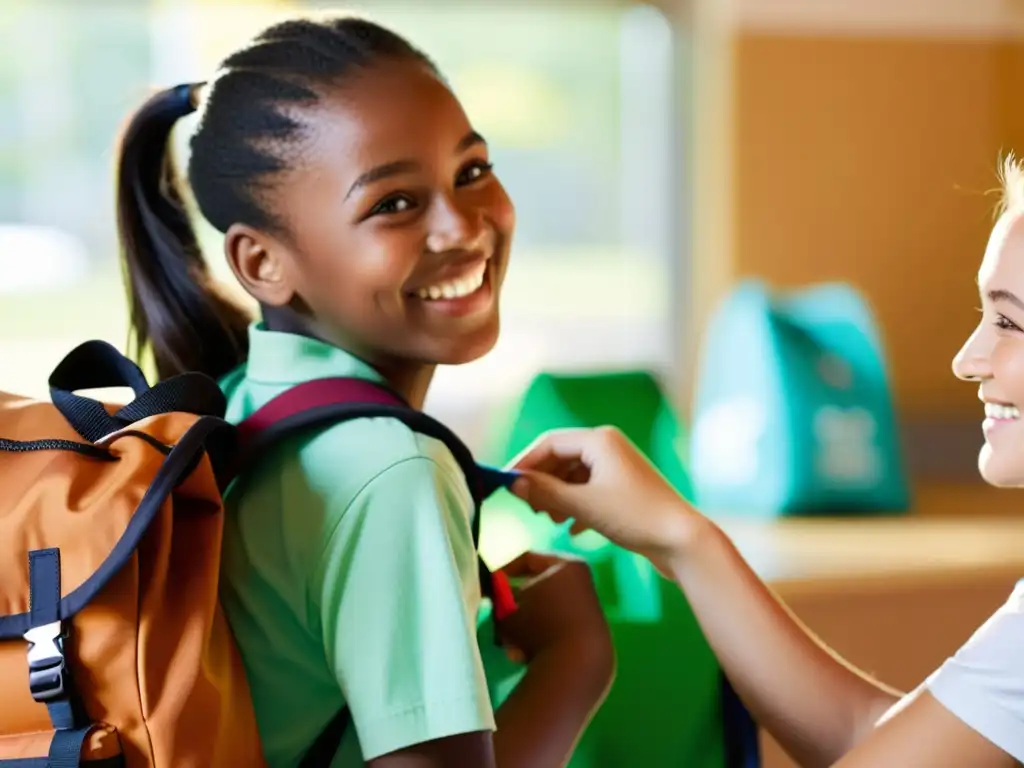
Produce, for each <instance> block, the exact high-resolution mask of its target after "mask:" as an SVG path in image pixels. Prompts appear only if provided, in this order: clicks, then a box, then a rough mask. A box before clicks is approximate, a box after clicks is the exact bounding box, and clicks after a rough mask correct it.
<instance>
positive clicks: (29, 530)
mask: <svg viewBox="0 0 1024 768" xmlns="http://www.w3.org/2000/svg"><path fill="white" fill-rule="evenodd" d="M49 383H50V393H51V399H52V403H47V402H40V401H34V400H30V399H27V398H23V397H17V396H14V395H9V394H4V393H0V768H72V767H74V766H79V765H82V766H85V767H86V768H119V767H121V766H126V767H127V768H219V767H221V766H232V767H241V766H244V767H245V768H260V766H264V765H265V761H264V758H263V755H262V750H261V747H260V741H259V737H258V734H257V730H256V720H255V716H254V713H253V708H252V703H251V701H250V697H249V689H248V685H247V683H246V679H245V672H244V669H243V666H242V663H241V659H240V656H239V653H238V650H237V648H236V646H235V643H234V639H233V637H232V635H231V632H230V630H229V628H228V624H227V621H226V619H225V617H224V613H223V611H222V609H221V606H220V603H219V600H218V581H219V567H220V547H221V537H222V532H223V523H224V518H223V512H224V506H223V502H222V496H221V492H222V489H223V488H224V487H225V486H226V484H227V481H228V480H229V479H230V478H231V477H234V476H235V475H236V474H237V472H238V471H239V469H240V468H241V466H242V464H243V463H245V462H244V461H242V460H240V459H239V455H240V452H239V451H237V450H235V449H236V448H237V447H238V446H239V441H242V442H243V443H244V445H245V446H246V451H245V454H246V456H248V457H249V459H248V460H251V459H252V457H255V456H257V455H258V454H260V453H261V452H262V451H264V450H266V449H267V448H268V447H269V445H271V444H273V443H275V442H276V441H277V440H279V439H281V438H282V437H283V436H285V435H287V434H290V433H292V432H294V431H295V430H297V429H302V428H306V427H310V426H316V425H323V424H324V423H326V422H330V423H334V422H338V421H342V420H345V419H347V418H359V417H362V416H373V415H388V416H394V417H396V418H399V419H401V420H403V421H405V422H406V423H407V424H409V425H410V426H411V427H412V428H413V429H416V430H417V431H420V432H423V433H425V434H430V435H432V436H434V437H437V438H438V439H441V440H443V441H444V442H445V443H447V444H448V445H449V447H450V448H451V449H452V452H453V455H455V457H456V459H457V460H458V462H459V464H460V465H461V466H462V468H463V471H464V472H465V474H466V477H467V478H468V479H469V482H470V486H471V491H472V493H473V496H474V499H475V500H476V502H477V504H478V505H479V503H480V501H481V500H482V498H484V497H485V496H486V495H487V494H488V493H489V492H491V491H493V490H494V489H495V488H496V487H497V486H499V485H507V483H508V482H509V481H510V480H511V479H512V478H511V477H510V476H507V475H503V473H500V472H495V471H494V470H489V469H486V468H481V467H478V466H477V465H476V464H475V463H474V462H473V461H472V457H471V456H470V454H469V452H468V450H467V449H466V448H465V446H464V445H462V443H461V442H460V441H459V440H458V438H456V437H455V436H454V435H453V434H452V433H450V432H449V431H448V430H447V429H446V428H445V427H443V426H442V425H440V424H439V423H437V422H436V421H434V420H433V419H430V418H429V417H427V416H426V415H425V414H423V413H422V412H419V411H415V410H413V409H411V408H409V407H408V405H406V404H404V402H402V401H401V400H400V398H398V396H397V395H395V394H394V393H392V392H390V390H386V389H384V388H382V387H379V386H378V385H373V384H370V383H369V382H359V381H354V380H341V379H338V380H321V381H314V382H307V384H305V385H299V386H298V387H296V388H294V389H293V390H291V391H290V392H287V393H285V395H283V396H279V397H278V398H275V400H272V401H271V402H270V403H268V404H267V405H266V406H264V408H262V409H260V410H259V411H257V413H256V414H254V415H253V417H251V418H250V419H248V420H246V421H245V422H243V423H242V424H241V425H240V426H239V427H238V428H235V427H232V426H230V425H228V424H227V423H226V422H225V421H223V420H222V418H221V417H222V416H223V414H224V410H225V405H226V404H225V399H224V395H223V394H222V392H221V391H220V388H219V387H218V385H217V383H216V382H215V381H213V380H212V379H210V378H209V377H207V376H204V375H202V374H195V373H189V374H182V375H180V376H176V377H173V378H170V379H168V380H166V381H163V382H161V383H159V384H157V385H155V386H153V387H150V386H149V384H148V383H147V382H146V379H145V377H144V375H143V374H142V372H141V371H140V370H139V368H138V367H137V366H136V365H135V364H134V363H132V362H131V361H129V360H128V359H127V358H125V357H123V356H122V355H121V354H120V353H119V352H118V351H117V350H116V349H114V348H113V347H112V346H110V345H108V344H106V343H104V342H97V341H93V342H87V343H86V344H83V345H82V346H80V347H78V348H77V349H75V350H74V351H72V352H71V354H69V355H68V356H67V357H66V358H65V359H64V361H63V362H61V364H60V365H58V366H57V368H56V369H55V370H54V372H53V375H52V376H51V377H50V382H49ZM112 386H130V387H131V388H132V389H133V390H134V391H135V394H136V398H135V399H134V400H133V401H132V402H131V403H129V404H128V405H125V406H123V407H122V406H112V405H103V404H101V403H99V402H97V401H95V400H92V399H89V398H87V397H83V396H81V395H77V394H75V393H74V392H75V390H79V389H93V388H102V387H112ZM478 509H479V507H478ZM479 517H480V515H479V513H478V514H477V515H476V516H475V521H476V525H474V530H473V534H474V537H476V536H478V534H479ZM481 578H482V584H481V586H482V588H483V589H484V593H485V594H486V595H488V596H490V597H491V598H492V600H494V601H495V614H496V615H498V616H501V615H504V614H506V613H507V612H509V611H511V610H514V602H513V601H512V598H511V593H510V592H509V589H508V585H507V582H506V581H505V580H504V578H503V576H502V575H501V574H500V573H497V574H491V573H490V572H489V571H488V570H487V568H486V566H484V565H483V563H482V562H481ZM347 722H348V717H347V712H346V711H344V710H343V711H342V712H340V713H338V714H337V715H336V716H335V717H334V719H333V720H332V721H331V723H330V724H329V725H328V727H327V728H326V729H325V730H324V732H323V733H322V734H321V736H320V738H318V739H317V742H316V743H315V744H314V745H313V746H312V748H311V749H310V750H309V752H308V753H307V754H306V756H305V757H304V758H303V761H302V766H303V768H312V766H320V765H328V764H329V763H330V762H331V759H332V758H333V755H334V752H335V750H336V748H337V746H338V744H339V742H340V739H341V735H342V733H343V731H344V729H345V727H346V725H347Z"/></svg>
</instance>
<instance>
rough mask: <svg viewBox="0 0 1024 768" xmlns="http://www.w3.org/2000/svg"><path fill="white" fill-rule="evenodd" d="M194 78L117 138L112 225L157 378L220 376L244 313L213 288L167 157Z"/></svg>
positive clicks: (140, 343)
mask: <svg viewBox="0 0 1024 768" xmlns="http://www.w3.org/2000/svg"><path fill="white" fill-rule="evenodd" d="M196 91H197V86H190V85H181V86H177V87H176V88H170V89H168V90H165V91H161V92H160V93H157V94H156V95H154V96H152V97H151V98H150V99H149V100H148V101H147V102H146V103H145V104H143V105H142V107H141V108H140V109H139V110H138V111H137V112H136V113H135V115H134V116H133V117H132V119H131V121H130V122H129V123H128V126H127V128H126V129H125V131H124V134H123V136H122V139H121V145H120V151H119V160H118V169H117V226H118V232H119V235H120V240H121V250H122V258H123V259H124V266H125V273H126V274H125V278H126V283H127V287H128V297H129V305H130V312H131V330H132V337H133V340H134V346H135V353H136V356H137V357H138V356H140V355H143V354H144V353H145V352H146V350H147V348H148V349H150V350H151V352H152V355H153V358H154V360H155V362H156V368H157V373H158V375H159V377H160V378H161V379H165V378H167V377H169V376H173V375H175V374H178V373H182V372H184V371H201V372H203V373H206V374H208V375H210V376H213V377H220V376H222V375H224V374H225V373H227V372H228V371H230V370H231V369H232V368H234V367H235V366H237V365H238V364H239V363H241V362H243V361H244V360H245V357H246V353H247V349H248V325H249V321H250V319H249V317H248V316H247V314H246V313H245V312H244V310H242V309H241V308H240V307H239V306H237V305H236V304H235V303H233V302H232V301H230V300H229V299H228V298H227V297H226V296H224V295H223V294H222V293H221V292H220V291H218V289H217V286H216V285H215V283H214V281H213V279H212V277H211V276H210V272H209V269H208V268H207V265H206V262H205V261H204V260H203V255H202V252H201V251H200V248H199V242H198V238H197V237H196V233H195V230H194V229H193V227H192V224H191V222H190V221H189V217H188V213H187V211H186V208H185V198H184V195H183V193H182V190H181V183H182V182H181V180H180V179H179V177H178V175H177V173H176V172H175V167H174V164H173V162H172V161H171V157H170V137H171V130H172V129H173V127H174V124H175V122H177V120H178V119H179V118H181V117H184V116H185V115H188V114H190V113H192V112H194V111H195V108H196V105H195V96H196Z"/></svg>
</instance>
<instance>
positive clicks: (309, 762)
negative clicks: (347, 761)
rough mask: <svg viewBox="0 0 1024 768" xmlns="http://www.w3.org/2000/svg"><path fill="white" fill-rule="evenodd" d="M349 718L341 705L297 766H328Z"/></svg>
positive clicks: (304, 767) (315, 767)
mask: <svg viewBox="0 0 1024 768" xmlns="http://www.w3.org/2000/svg"><path fill="white" fill-rule="evenodd" d="M350 720H351V717H350V714H349V710H348V707H347V706H345V707H342V708H341V709H340V710H338V713H337V714H336V715H335V716H334V717H332V718H331V721H330V722H329V723H328V724H327V725H326V727H325V728H324V729H323V730H322V731H321V732H320V735H319V736H317V737H316V741H314V742H313V746H311V747H310V748H309V751H308V752H306V754H305V755H303V757H302V762H301V763H299V768H328V766H330V764H331V763H332V762H333V761H334V755H335V754H336V753H337V751H338V747H340V746H341V737H342V736H344V735H345V730H346V729H347V728H348V724H349V721H350Z"/></svg>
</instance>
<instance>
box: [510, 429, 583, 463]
mask: <svg viewBox="0 0 1024 768" xmlns="http://www.w3.org/2000/svg"><path fill="white" fill-rule="evenodd" d="M591 431H592V430H589V429H556V430H552V431H551V432H547V433H545V434H543V435H541V436H540V437H539V438H537V440H535V441H534V442H533V444H532V445H530V446H529V447H528V448H527V449H526V450H525V451H523V452H522V453H521V454H520V455H519V456H517V457H516V458H515V459H513V460H512V462H511V467H512V468H513V469H539V468H540V465H542V464H544V463H547V464H550V463H551V461H552V460H563V461H564V460H566V459H575V460H580V459H581V457H582V456H583V454H584V452H585V450H586V445H587V442H588V440H589V439H590V437H589V436H590V433H591Z"/></svg>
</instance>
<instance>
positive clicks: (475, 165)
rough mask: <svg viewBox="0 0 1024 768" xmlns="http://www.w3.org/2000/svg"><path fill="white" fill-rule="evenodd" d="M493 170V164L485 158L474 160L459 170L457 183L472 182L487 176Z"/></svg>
mask: <svg viewBox="0 0 1024 768" xmlns="http://www.w3.org/2000/svg"><path fill="white" fill-rule="evenodd" d="M493 170H494V164H493V163H488V162H487V161H485V160H475V161H473V162H472V163H470V164H469V165H467V166H466V167H465V168H463V169H462V170H461V171H459V176H458V179H457V183H458V184H472V183H473V182H474V181H479V180H480V179H482V178H483V177H484V176H487V175H488V174H490V173H491V171H493Z"/></svg>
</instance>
